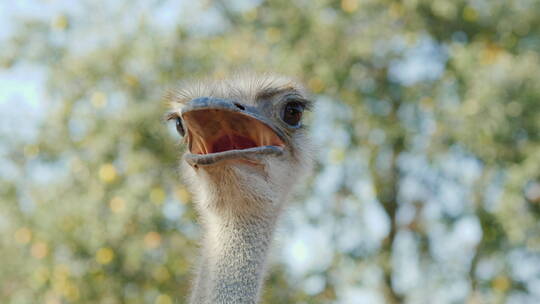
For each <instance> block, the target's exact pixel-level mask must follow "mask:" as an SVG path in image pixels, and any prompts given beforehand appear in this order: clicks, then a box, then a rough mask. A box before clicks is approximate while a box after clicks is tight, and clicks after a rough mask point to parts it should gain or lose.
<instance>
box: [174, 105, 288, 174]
mask: <svg viewBox="0 0 540 304" xmlns="http://www.w3.org/2000/svg"><path fill="white" fill-rule="evenodd" d="M180 115H181V117H182V121H183V123H184V128H185V129H186V141H187V143H188V148H189V152H190V153H189V154H187V155H186V160H187V161H188V162H190V163H191V164H212V163H215V162H217V161H219V160H223V159H230V158H239V157H243V158H249V157H250V156H255V155H259V156H260V155H261V154H264V155H267V154H281V153H282V152H283V147H284V146H285V136H284V134H283V132H282V131H280V130H279V129H277V128H275V127H274V125H273V123H272V122H271V121H270V120H269V119H268V118H266V117H265V116H263V115H262V114H261V113H260V112H259V110H258V109H257V108H255V107H252V106H248V105H243V104H240V103H237V102H234V101H231V100H227V99H221V98H210V97H201V98H196V99H193V100H191V101H190V102H189V103H188V104H187V105H186V106H184V108H182V111H181V114H180Z"/></svg>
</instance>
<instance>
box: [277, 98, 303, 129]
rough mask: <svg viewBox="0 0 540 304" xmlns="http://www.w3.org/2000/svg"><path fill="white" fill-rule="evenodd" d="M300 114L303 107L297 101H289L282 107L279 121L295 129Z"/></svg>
mask: <svg viewBox="0 0 540 304" xmlns="http://www.w3.org/2000/svg"><path fill="white" fill-rule="evenodd" d="M302 112H304V106H303V105H302V104H301V103H299V102H297V101H291V102H288V103H287V104H285V107H283V114H282V117H281V119H283V121H284V122H285V123H287V124H288V125H289V126H293V127H296V126H298V124H299V123H300V119H302Z"/></svg>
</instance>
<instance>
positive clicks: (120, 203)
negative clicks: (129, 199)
mask: <svg viewBox="0 0 540 304" xmlns="http://www.w3.org/2000/svg"><path fill="white" fill-rule="evenodd" d="M109 208H111V211H112V212H113V213H121V212H122V211H124V210H125V209H126V200H124V199H123V198H121V197H118V196H115V197H113V198H112V199H111V201H110V202H109Z"/></svg>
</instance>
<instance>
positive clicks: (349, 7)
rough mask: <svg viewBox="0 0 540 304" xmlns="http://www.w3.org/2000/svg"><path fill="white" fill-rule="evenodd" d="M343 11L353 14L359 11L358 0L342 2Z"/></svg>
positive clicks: (342, 0)
mask: <svg viewBox="0 0 540 304" xmlns="http://www.w3.org/2000/svg"><path fill="white" fill-rule="evenodd" d="M341 9H342V10H343V11H344V12H346V13H353V12H355V11H356V10H357V9H358V0H341Z"/></svg>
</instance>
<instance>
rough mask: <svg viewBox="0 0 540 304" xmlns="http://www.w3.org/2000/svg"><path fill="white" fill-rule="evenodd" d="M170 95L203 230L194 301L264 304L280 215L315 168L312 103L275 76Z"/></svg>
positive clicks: (200, 85)
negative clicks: (308, 122) (307, 116)
mask: <svg viewBox="0 0 540 304" xmlns="http://www.w3.org/2000/svg"><path fill="white" fill-rule="evenodd" d="M168 100H169V103H170V105H171V108H172V109H171V110H170V112H169V113H168V114H167V119H168V120H174V121H175V122H176V129H177V131H178V133H179V134H180V135H181V136H182V137H183V138H184V142H185V143H186V144H187V151H186V152H185V153H184V155H183V158H182V161H181V164H180V167H181V171H182V173H183V176H184V177H185V178H186V181H187V184H188V186H189V188H190V190H191V191H192V192H193V193H194V199H195V207H196V210H197V211H198V214H199V218H200V222H201V226H202V229H203V240H202V242H201V253H200V261H199V264H198V266H197V268H196V269H197V273H196V277H195V279H194V282H193V283H194V284H193V286H192V290H191V296H190V298H189V303H192V304H194V303H197V304H199V303H200V304H203V303H257V302H258V300H259V297H260V291H261V286H262V284H263V280H264V273H265V268H266V258H267V254H268V250H269V247H270V245H271V243H272V237H273V232H274V229H275V226H276V221H277V220H278V218H279V216H280V214H281V213H282V210H283V207H284V205H285V202H286V201H287V198H288V196H289V194H290V193H291V189H292V188H293V186H294V185H295V184H296V183H297V182H298V180H299V179H300V178H301V177H302V175H303V174H304V173H306V172H308V171H309V169H310V167H311V159H312V157H311V155H310V154H311V153H310V152H311V150H312V149H311V147H310V141H309V138H308V136H307V134H306V133H307V132H306V129H305V126H304V125H303V123H302V113H303V112H304V110H306V109H309V108H310V106H311V102H310V101H309V100H308V99H307V97H306V93H305V91H304V89H303V88H302V87H301V86H300V85H299V84H297V83H296V82H294V81H293V80H291V79H289V78H284V77H277V76H271V75H262V76H261V75H258V76H253V75H250V76H246V75H243V76H236V77H233V78H231V79H225V80H210V81H198V82H192V83H186V84H184V85H183V86H182V87H181V88H180V89H178V90H176V91H173V92H171V93H170V95H169V97H168Z"/></svg>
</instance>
